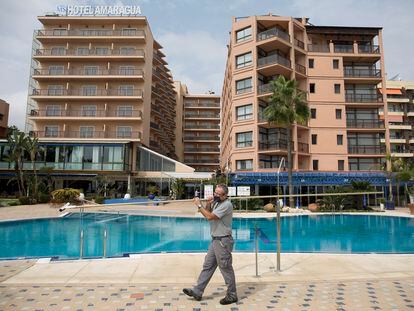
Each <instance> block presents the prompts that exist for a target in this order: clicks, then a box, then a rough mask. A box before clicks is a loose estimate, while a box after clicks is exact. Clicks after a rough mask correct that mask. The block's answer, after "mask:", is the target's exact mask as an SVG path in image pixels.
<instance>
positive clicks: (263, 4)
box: [0, 0, 414, 129]
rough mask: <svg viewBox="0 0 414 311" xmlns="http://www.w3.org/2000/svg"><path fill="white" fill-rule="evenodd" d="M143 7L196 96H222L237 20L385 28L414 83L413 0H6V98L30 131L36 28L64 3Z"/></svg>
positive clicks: (0, 80) (392, 61)
mask: <svg viewBox="0 0 414 311" xmlns="http://www.w3.org/2000/svg"><path fill="white" fill-rule="evenodd" d="M68 4H77V5H139V6H140V7H141V13H142V15H143V16H146V17H147V18H148V20H149V24H150V27H151V31H152V33H153V35H154V37H155V39H156V40H157V41H158V42H159V43H160V44H161V45H162V46H163V47H164V53H165V54H166V60H167V62H168V64H169V68H170V69H171V72H172V75H173V77H174V80H179V81H181V82H183V83H185V84H187V86H188V87H189V91H190V92H192V93H206V92H208V91H214V92H215V93H216V94H220V93H221V87H222V82H223V75H224V70H225V63H226V57H227V53H226V51H227V48H226V44H227V43H228V39H229V31H230V29H231V20H232V17H233V16H249V15H264V14H268V13H273V14H276V15H282V16H294V17H302V16H305V17H308V18H310V20H309V21H310V22H311V23H312V24H314V25H320V26H322V25H329V26H371V27H383V28H384V30H383V41H384V52H385V67H386V74H387V78H391V77H393V76H395V75H397V74H399V76H400V77H401V78H402V79H403V80H414V57H413V51H414V31H413V29H414V19H413V15H412V14H413V12H414V1H413V0H394V1H391V0H135V1H134V0H112V1H109V0H95V1H75V0H67V1H63V0H60V1H59V0H1V1H0V42H1V46H0V68H1V74H0V99H4V100H6V101H7V102H8V103H9V104H10V117H9V125H17V126H18V127H19V128H20V129H24V123H25V118H26V116H25V114H26V104H27V93H28V83H29V74H30V58H31V45H32V38H33V31H34V30H35V29H39V28H41V25H40V23H39V22H38V21H37V16H39V15H44V14H45V13H47V12H54V11H56V7H57V5H68Z"/></svg>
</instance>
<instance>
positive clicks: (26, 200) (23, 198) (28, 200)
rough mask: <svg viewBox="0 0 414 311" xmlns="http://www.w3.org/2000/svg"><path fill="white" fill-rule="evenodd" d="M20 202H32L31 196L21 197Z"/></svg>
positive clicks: (24, 203) (26, 203)
mask: <svg viewBox="0 0 414 311" xmlns="http://www.w3.org/2000/svg"><path fill="white" fill-rule="evenodd" d="M19 202H20V204H21V205H29V204H32V201H31V199H30V198H29V197H19Z"/></svg>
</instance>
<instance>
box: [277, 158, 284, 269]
mask: <svg viewBox="0 0 414 311" xmlns="http://www.w3.org/2000/svg"><path fill="white" fill-rule="evenodd" d="M284 162H285V158H283V157H282V159H281V160H280V162H279V168H278V169H277V202H276V233H277V254H276V267H277V271H280V199H279V196H280V190H279V175H280V169H281V168H282V164H284Z"/></svg>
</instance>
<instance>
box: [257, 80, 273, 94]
mask: <svg viewBox="0 0 414 311" xmlns="http://www.w3.org/2000/svg"><path fill="white" fill-rule="evenodd" d="M272 92H273V90H272V84H271V83H266V84H262V85H259V86H258V87H257V93H259V95H262V94H266V93H272Z"/></svg>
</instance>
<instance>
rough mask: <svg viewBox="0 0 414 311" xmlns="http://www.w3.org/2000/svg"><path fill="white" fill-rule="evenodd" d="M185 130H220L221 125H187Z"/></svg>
mask: <svg viewBox="0 0 414 311" xmlns="http://www.w3.org/2000/svg"><path fill="white" fill-rule="evenodd" d="M184 129H185V130H187V129H208V130H219V129H220V125H218V124H217V125H216V124H185V126H184Z"/></svg>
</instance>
